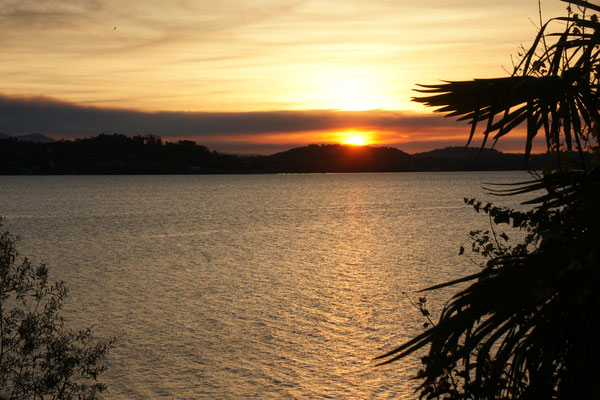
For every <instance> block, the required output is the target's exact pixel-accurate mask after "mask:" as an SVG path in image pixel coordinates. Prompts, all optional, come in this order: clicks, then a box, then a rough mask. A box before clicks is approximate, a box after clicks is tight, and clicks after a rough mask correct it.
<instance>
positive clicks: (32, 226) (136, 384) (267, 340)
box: [0, 172, 529, 399]
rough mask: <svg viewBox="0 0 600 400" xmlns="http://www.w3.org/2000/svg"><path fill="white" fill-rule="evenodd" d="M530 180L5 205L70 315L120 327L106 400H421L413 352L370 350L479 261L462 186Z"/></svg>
mask: <svg viewBox="0 0 600 400" xmlns="http://www.w3.org/2000/svg"><path fill="white" fill-rule="evenodd" d="M527 178H529V176H528V175H527V174H526V173H513V172H511V173H506V172H504V173H394V174H323V175H319V174H315V175H257V176H254V175H244V176H240V175H229V176H228V175H224V176H43V177H42V176H39V177H36V176H31V177H20V176H0V215H2V216H4V217H5V227H6V228H8V229H9V230H10V231H11V232H12V233H14V234H17V235H18V236H19V237H20V238H21V239H20V242H19V244H18V248H19V250H20V252H21V253H22V254H24V255H26V256H28V257H29V258H30V259H32V260H34V261H36V262H37V261H40V260H43V261H45V262H47V263H48V264H49V265H50V268H51V274H52V277H53V278H54V279H61V280H64V281H66V283H67V286H68V287H69V288H70V296H69V298H68V299H67V304H66V309H65V315H66V317H67V320H68V323H69V325H70V326H72V327H75V328H77V327H84V326H93V327H94V331H95V332H96V333H97V334H98V335H100V336H116V337H117V339H118V342H117V346H116V348H115V349H114V350H113V351H112V352H111V355H110V359H109V369H108V371H107V373H106V374H105V375H104V381H105V382H106V383H107V384H108V385H109V391H108V393H107V394H106V396H105V397H106V399H144V398H153V399H155V398H169V399H170V398H176V399H183V398H206V399H209V398H210V399H212V398H215V399H216V398H218V399H239V398H282V399H287V398H299V399H305V398H306V399H325V398H334V399H337V398H365V399H369V398H400V399H404V398H407V399H408V398H414V397H415V395H414V394H413V390H414V386H415V382H414V381H412V380H411V379H410V377H411V376H413V375H414V374H415V372H416V371H417V369H418V367H419V362H418V361H417V358H416V357H413V358H411V359H407V360H406V361H403V362H398V363H394V364H391V365H388V366H384V367H379V368H376V367H374V363H373V362H372V361H371V360H372V358H373V357H374V356H376V355H379V354H381V353H382V352H384V351H386V350H389V349H391V348H392V347H393V346H394V345H398V344H400V343H401V342H403V341H404V340H407V339H409V338H410V337H411V336H412V335H415V334H417V333H419V332H421V331H422V324H423V322H424V321H423V320H422V316H420V313H419V312H418V311H417V310H415V309H414V308H413V307H412V306H411V305H410V303H409V301H408V300H407V298H406V297H405V296H404V295H403V294H402V293H403V292H411V291H414V290H417V289H419V288H423V287H425V286H427V285H430V284H433V283H439V282H442V281H444V280H447V279H449V278H451V277H456V276H457V275H458V274H466V273H470V272H473V271H476V270H477V268H478V267H477V266H475V265H474V264H472V263H471V262H469V261H468V260H467V259H466V258H465V257H464V256H462V257H459V256H458V248H459V246H460V245H463V246H465V247H467V246H470V242H469V240H468V237H467V232H468V231H469V230H471V229H474V228H476V227H478V228H487V227H489V223H488V220H487V217H484V216H481V215H478V214H476V213H475V212H474V211H473V210H472V209H470V208H468V207H466V206H465V205H464V204H463V200H462V199H463V197H465V196H467V197H469V196H479V197H481V198H483V199H485V200H487V199H492V200H494V201H496V202H498V201H499V199H494V198H493V197H491V196H489V195H485V194H484V191H483V190H482V189H481V187H480V185H481V183H482V182H490V181H491V182H515V181H520V180H523V179H527ZM501 200H502V202H499V203H498V204H504V205H511V204H514V203H515V202H516V201H517V199H509V200H510V201H511V203H507V201H506V199H501ZM449 294H450V293H449V292H439V293H433V294H430V295H429V297H428V298H429V303H430V307H431V309H432V311H433V313H434V315H437V314H436V311H439V309H440V307H441V306H442V305H443V303H444V301H445V299H446V298H447V297H448V295H449ZM410 296H411V297H412V298H416V297H417V295H416V294H410Z"/></svg>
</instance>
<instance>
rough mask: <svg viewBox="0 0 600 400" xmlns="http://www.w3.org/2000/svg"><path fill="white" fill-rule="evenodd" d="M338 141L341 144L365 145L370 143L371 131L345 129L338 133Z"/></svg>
mask: <svg viewBox="0 0 600 400" xmlns="http://www.w3.org/2000/svg"><path fill="white" fill-rule="evenodd" d="M337 141H338V142H340V143H342V144H348V145H351V146H365V145H367V144H371V143H372V142H373V141H372V132H361V131H346V132H340V133H339V135H338V139H337Z"/></svg>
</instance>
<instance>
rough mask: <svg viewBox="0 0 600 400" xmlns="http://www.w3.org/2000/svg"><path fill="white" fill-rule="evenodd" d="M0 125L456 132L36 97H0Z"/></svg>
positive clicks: (416, 118)
mask: <svg viewBox="0 0 600 400" xmlns="http://www.w3.org/2000/svg"><path fill="white" fill-rule="evenodd" d="M0 120H1V121H2V125H1V126H0V129H2V130H4V131H6V132H7V133H11V132H12V133H28V132H44V133H47V134H52V135H58V136H61V137H69V138H75V137H84V136H89V135H96V134H98V133H101V132H122V133H130V134H135V133H139V134H152V135H160V136H164V137H186V136H194V137H202V136H215V135H225V136H240V135H241V136H244V135H249V134H271V133H294V132H314V131H326V130H327V131H330V130H339V129H370V130H385V131H394V132H404V133H406V134H409V133H415V132H417V131H421V130H423V129H428V130H436V131H437V130H444V129H451V128H452V127H454V128H456V123H453V122H452V121H451V120H448V119H445V118H442V117H441V116H437V115H419V114H415V113H409V112H403V111H385V110H374V111H337V110H299V111H259V112H145V111H137V110H127V109H117V108H100V107H89V106H82V105H78V104H75V103H70V102H66V101H61V100H56V99H52V98H48V97H41V96H40V97H17V96H6V95H0Z"/></svg>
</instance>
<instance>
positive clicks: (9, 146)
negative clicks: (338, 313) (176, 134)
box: [0, 134, 550, 174]
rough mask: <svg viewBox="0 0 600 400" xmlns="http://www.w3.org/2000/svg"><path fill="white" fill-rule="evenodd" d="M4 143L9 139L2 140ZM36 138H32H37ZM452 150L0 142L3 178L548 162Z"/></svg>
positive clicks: (109, 140)
mask: <svg viewBox="0 0 600 400" xmlns="http://www.w3.org/2000/svg"><path fill="white" fill-rule="evenodd" d="M5 136H6V135H5ZM34 138H35V137H34ZM523 160H524V157H523V155H522V154H506V153H502V152H500V151H497V150H492V149H484V150H483V151H481V152H480V150H479V149H476V148H465V147H448V148H445V149H439V150H433V151H428V152H424V153H417V154H408V153H405V152H404V151H402V150H399V149H396V148H393V147H371V146H350V145H341V144H313V145H309V146H304V147H297V148H293V149H290V150H287V151H283V152H280V153H276V154H272V155H269V156H236V155H231V154H224V153H218V152H215V151H210V150H209V149H208V148H207V147H205V146H202V145H198V144H196V143H195V142H192V141H189V140H180V141H178V142H174V143H173V142H164V143H163V142H162V140H161V139H160V138H159V137H156V136H144V137H142V136H133V137H129V136H125V135H119V134H113V135H105V134H102V135H99V136H96V137H92V138H87V139H76V140H60V141H54V142H49V141H44V142H42V141H31V140H19V139H18V138H15V137H4V138H2V137H0V174H190V173H192V174H194V173H195V174H216V173H321V172H403V171H474V170H522V169H540V168H541V167H542V166H543V165H544V164H545V163H548V162H549V160H550V158H549V157H546V156H545V155H532V157H531V159H530V161H529V162H528V163H527V164H526V165H525V164H524V162H523Z"/></svg>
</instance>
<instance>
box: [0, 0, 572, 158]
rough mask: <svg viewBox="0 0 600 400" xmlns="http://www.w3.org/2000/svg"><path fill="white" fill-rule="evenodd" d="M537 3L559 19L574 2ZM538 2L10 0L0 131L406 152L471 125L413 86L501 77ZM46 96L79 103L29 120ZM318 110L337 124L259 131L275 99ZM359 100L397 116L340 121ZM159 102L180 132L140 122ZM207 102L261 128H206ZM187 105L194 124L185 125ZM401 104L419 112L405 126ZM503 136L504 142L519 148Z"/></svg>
mask: <svg viewBox="0 0 600 400" xmlns="http://www.w3.org/2000/svg"><path fill="white" fill-rule="evenodd" d="M542 6H543V11H544V15H545V16H547V17H550V16H555V15H559V14H562V13H563V11H564V9H565V6H566V4H564V3H560V2H559V1H543V2H542ZM537 7H538V4H537V1H532V0H518V1H517V0H509V1H504V2H498V1H474V0H459V1H454V2H447V1H441V0H429V1H426V0H424V1H420V2H413V1H407V0H370V1H363V0H360V1H359V0H328V1H310V0H307V1H302V0H229V1H210V2H209V1H205V0H203V1H193V0H173V1H169V2H162V1H153V0H144V1H142V0H130V1H127V2H123V1H117V0H105V1H102V2H94V1H84V0H54V1H45V0H19V1H13V0H0V46H1V48H2V61H1V62H0V76H2V89H1V90H2V92H1V93H0V115H4V117H5V118H4V119H0V132H4V133H8V134H22V133H30V132H31V131H32V130H34V129H35V130H36V131H37V132H41V133H46V134H49V135H50V136H54V137H75V136H78V132H77V129H79V130H80V131H81V134H80V136H89V135H91V134H97V133H102V132H105V133H112V132H115V131H116V132H119V133H125V134H160V135H161V136H163V137H164V138H165V139H167V140H169V138H173V139H175V138H186V139H192V140H196V141H197V142H198V143H201V144H207V145H209V146H210V147H211V148H213V149H216V150H220V151H235V152H248V153H257V152H259V153H265V152H270V151H274V150H277V149H285V148H289V147H290V146H295V145H303V144H308V143H314V142H331V141H334V142H339V141H341V142H343V141H346V140H349V139H348V138H349V137H356V136H358V135H359V134H358V133H357V131H360V130H362V131H364V132H366V133H364V134H363V136H364V138H363V139H364V140H365V141H367V142H368V143H374V144H382V145H392V146H398V147H399V148H403V149H406V150H407V151H411V150H412V151H418V150H420V149H426V148H435V147H442V146H444V145H448V144H464V142H465V140H466V136H467V128H466V126H465V125H464V124H454V123H452V122H451V121H449V120H444V122H443V123H441V122H439V121H438V120H437V119H435V118H434V119H432V117H431V111H430V110H425V109H423V108H422V107H421V106H420V105H418V104H416V103H412V102H411V101H410V98H411V96H412V95H413V93H412V92H411V90H412V89H413V88H414V87H415V84H417V83H432V82H436V81H438V80H439V79H447V80H459V79H470V78H473V77H480V78H481V77H497V76H505V75H506V74H507V73H506V72H505V71H504V70H503V66H504V67H506V68H507V69H510V66H511V59H510V55H511V54H516V53H517V52H518V51H519V49H518V46H519V45H520V44H523V45H525V46H527V45H528V44H529V43H531V41H532V40H533V38H534V36H535V33H536V28H535V26H534V23H533V22H532V21H537V19H538V13H537V11H538V9H537ZM530 19H531V20H530ZM15 104H16V105H15ZM44 104H45V105H46V106H47V105H48V104H51V105H52V106H53V107H58V106H59V105H60V107H63V108H65V107H66V108H67V109H69V110H71V111H73V110H79V111H78V113H77V116H76V117H75V116H74V114H69V115H71V117H70V118H73V119H74V120H75V121H76V123H75V122H73V123H72V124H70V125H69V126H70V128H68V127H66V125H65V121H59V122H60V124H59V123H57V124H54V123H53V121H52V120H50V119H46V120H44V121H45V123H46V125H44V126H39V125H33V124H31V123H30V122H31V121H27V120H28V119H32V118H33V119H35V118H36V116H37V115H38V114H35V112H38V113H39V112H43V110H42V109H43V108H44V107H45V106H44ZM17 106H18V107H21V108H19V109H18V112H17V111H15V109H14V107H17ZM11 107H12V108H11ZM23 107H25V108H23ZM26 107H29V109H26ZM27 110H29V111H27ZM35 110H37V111H35ZM40 110H42V111H40ZM86 110H96V111H102V110H108V112H112V111H114V110H116V111H119V110H122V111H123V113H125V114H127V115H128V116H131V115H133V114H132V113H137V114H136V115H137V117H136V118H134V119H136V120H137V121H139V123H138V125H135V124H133V123H127V124H125V123H122V121H120V120H118V121H117V120H112V121H113V122H114V125H113V126H109V125H105V124H97V125H93V126H89V124H93V122H91V120H90V121H88V125H86V120H85V115H86ZM319 110H331V111H328V112H330V113H333V114H335V115H336V117H335V118H337V119H336V121H338V125H335V124H333V125H332V124H324V125H322V126H320V125H318V124H316V125H315V124H309V125H310V127H307V129H305V130H302V129H299V128H298V127H297V126H283V125H282V126H281V129H280V130H279V131H278V132H274V131H273V129H265V130H264V131H262V132H261V131H260V129H258V127H260V126H262V127H264V126H266V125H268V124H269V121H270V120H269V118H273V117H274V115H277V113H278V112H281V111H291V112H297V113H298V114H296V115H308V116H310V117H311V118H312V117H313V116H314V113H315V112H318V111H319ZM364 110H385V111H389V112H392V113H395V114H394V115H395V116H396V117H395V118H396V119H395V120H394V121H396V122H397V123H395V124H394V126H390V125H389V124H387V125H386V123H377V122H376V121H377V120H376V117H377V116H378V115H379V114H377V112H373V113H372V117H371V118H370V119H369V124H364V125H366V126H354V127H353V126H347V125H348V124H346V123H342V122H340V121H341V120H342V118H343V116H345V115H349V116H350V117H353V116H355V114H352V112H356V111H364ZM9 112H10V114H9ZM73 112H74V111H73ZM161 112H169V113H171V114H170V115H171V116H173V119H172V120H171V123H172V124H171V127H172V129H171V130H162V131H158V130H155V129H153V128H152V126H151V125H149V124H147V123H144V117H145V116H148V115H151V114H152V115H154V114H156V113H161ZM28 113H29V114H28ZM198 113H200V114H198ZM202 113H209V114H210V115H211V116H214V115H221V117H222V118H221V120H220V121H221V122H220V123H221V125H227V121H225V119H226V118H227V116H229V115H232V114H233V115H235V116H240V115H243V116H245V118H250V117H253V118H251V120H252V121H256V118H258V117H261V118H263V117H264V120H261V121H262V125H261V124H258V125H257V129H254V130H252V131H251V132H248V131H246V130H244V128H243V127H239V129H238V130H236V129H234V128H235V127H229V128H228V129H229V130H227V129H224V128H222V126H221V125H219V128H218V129H217V128H215V131H214V132H213V133H212V134H210V132H207V129H206V126H205V125H202V124H206V122H205V119H203V118H200V116H205V114H202ZM345 113H346V114H345ZM348 113H349V114H348ZM117 114H118V113H117ZM190 114H193V115H194V116H195V119H194V121H195V122H194V123H195V124H197V125H196V129H195V130H194V127H193V126H191V125H190V124H191V123H188V124H187V125H186V129H179V125H178V123H177V121H180V120H188V121H189V120H190V118H191V117H190ZM111 115H116V114H114V113H113V114H111ZM175 115H179V116H180V119H179V120H178V119H176V118H175ZM400 117H403V118H412V120H415V119H419V118H420V123H418V124H417V123H412V125H411V124H408V125H410V126H412V128H411V129H408V128H406V127H405V125H406V124H404V125H403V124H402V123H399V122H398V121H397V118H400ZM215 118H216V117H215ZM335 118H334V119H335ZM37 119H40V118H37ZM211 121H212V120H211ZM232 121H233V120H232ZM244 121H245V120H244ZM277 121H278V120H273V122H272V123H273V124H275V125H277ZM431 121H436V122H435V123H434V124H433V125H428V123H429V122H431ZM298 123H299V124H300V126H301V125H302V121H300V122H298ZM232 124H233V122H231V123H230V124H229V125H232ZM440 124H442V125H443V127H442V126H441V125H440ZM229 125H227V126H229ZM82 126H85V127H86V128H90V129H85V132H83V131H84V129H83V128H81V127H82ZM210 126H213V125H210ZM415 126H418V127H419V128H418V129H416V128H415ZM402 127H404V128H402ZM94 129H95V131H94ZM124 129H127V131H124ZM348 131H354V133H352V134H348V133H344V132H348ZM94 132H95V133H94ZM355 140H358V139H356V138H355ZM509 142H510V141H507V142H506V143H505V147H504V148H505V149H509V150H520V149H521V144H519V143H518V141H514V143H512V144H510V143H509ZM511 146H514V148H512V147H511ZM509 147H510V148H509Z"/></svg>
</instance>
